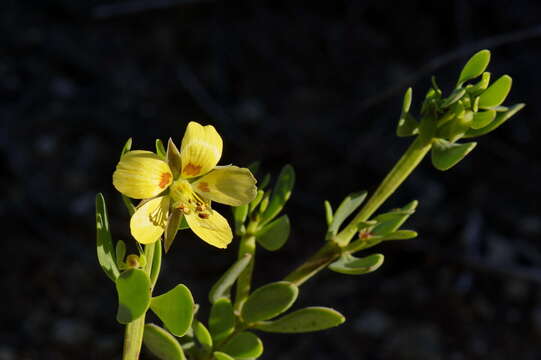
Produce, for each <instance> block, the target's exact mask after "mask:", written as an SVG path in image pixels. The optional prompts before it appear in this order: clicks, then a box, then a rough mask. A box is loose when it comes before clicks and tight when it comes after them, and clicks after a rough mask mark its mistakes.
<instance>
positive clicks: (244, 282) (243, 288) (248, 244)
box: [235, 221, 258, 310]
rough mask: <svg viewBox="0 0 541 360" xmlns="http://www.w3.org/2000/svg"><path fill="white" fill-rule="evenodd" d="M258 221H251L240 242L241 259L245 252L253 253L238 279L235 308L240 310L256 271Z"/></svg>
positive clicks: (248, 293)
mask: <svg viewBox="0 0 541 360" xmlns="http://www.w3.org/2000/svg"><path fill="white" fill-rule="evenodd" d="M257 226H258V225H257V222H256V221H251V222H250V224H249V225H248V229H246V234H244V235H243V236H242V237H241V239H240V244H239V256H238V258H239V259H241V258H242V257H243V256H244V255H245V254H250V255H252V259H251V260H250V263H249V264H248V266H246V269H244V271H243V272H242V273H241V274H240V276H239V278H238V279H237V292H236V296H235V310H240V308H241V307H242V304H244V302H245V301H246V299H247V298H248V295H250V288H251V285H252V274H253V272H254V262H255V249H256V242H255V235H254V233H255V231H256V229H257Z"/></svg>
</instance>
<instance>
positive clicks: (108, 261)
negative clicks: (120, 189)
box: [96, 193, 119, 281]
mask: <svg viewBox="0 0 541 360" xmlns="http://www.w3.org/2000/svg"><path fill="white" fill-rule="evenodd" d="M96 251H97V254H98V262H99V264H100V266H101V268H102V269H103V271H104V272H105V274H106V275H107V276H108V277H109V279H111V280H112V281H115V280H116V278H117V277H118V275H119V271H118V267H117V265H116V258H115V252H114V250H113V241H112V239H111V232H110V230H109V218H108V217H107V206H106V205H105V199H104V198H103V195H102V194H101V193H99V194H98V195H96Z"/></svg>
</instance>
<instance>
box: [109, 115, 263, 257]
mask: <svg viewBox="0 0 541 360" xmlns="http://www.w3.org/2000/svg"><path fill="white" fill-rule="evenodd" d="M222 145H223V144H222V138H221V137H220V135H219V134H218V132H217V131H216V129H214V127H213V126H211V125H207V126H202V125H200V124H198V123H196V122H190V123H189V124H188V127H187V128H186V133H185V134H184V138H183V139H182V144H181V150H180V152H179V151H178V150H177V148H176V146H175V144H174V143H173V142H172V141H171V140H169V144H168V148H167V158H166V161H164V160H162V159H161V158H160V157H159V156H158V155H156V154H154V153H152V152H150V151H143V150H135V151H129V152H127V153H126V154H124V155H123V156H122V158H121V159H120V162H119V163H118V165H117V167H116V170H115V172H114V173H113V185H114V186H115V188H116V189H117V190H118V191H120V192H121V193H122V194H124V195H126V196H128V197H131V198H134V199H148V200H143V201H142V202H141V204H140V205H139V207H138V209H137V211H136V212H135V213H134V214H133V215H132V217H131V220H130V230H131V234H132V236H133V237H134V238H135V239H136V240H137V241H139V242H140V243H143V244H149V243H153V242H155V241H157V240H158V239H159V238H160V237H161V236H162V235H163V233H164V231H166V228H167V227H168V226H171V224H174V225H172V226H174V229H173V231H172V232H171V233H172V234H173V235H172V236H173V237H174V234H175V233H176V229H177V227H178V223H179V221H180V217H182V216H184V217H185V219H186V222H187V223H188V225H189V226H190V228H191V229H192V231H193V232H194V233H196V234H197V236H199V237H200V238H201V239H203V240H204V241H206V242H207V243H209V244H211V245H214V246H216V247H219V248H225V247H227V245H228V244H229V243H230V242H231V240H232V238H233V234H232V231H231V227H230V226H229V224H228V222H227V220H226V219H225V218H224V217H223V216H222V215H220V214H219V213H218V212H217V211H215V210H213V209H212V208H211V201H216V202H219V203H222V204H226V205H231V206H239V205H243V204H246V203H248V202H250V201H252V200H253V199H254V197H255V195H256V192H257V189H256V186H255V183H256V180H255V178H254V177H253V175H252V173H251V172H250V170H248V169H246V168H239V167H237V166H233V165H228V166H216V165H217V164H218V161H219V160H220V157H221V156H222ZM167 233H168V234H169V233H170V232H169V231H167ZM172 240H173V239H172V238H171V239H170V240H169V243H170V242H171V241H172ZM166 247H167V241H166Z"/></svg>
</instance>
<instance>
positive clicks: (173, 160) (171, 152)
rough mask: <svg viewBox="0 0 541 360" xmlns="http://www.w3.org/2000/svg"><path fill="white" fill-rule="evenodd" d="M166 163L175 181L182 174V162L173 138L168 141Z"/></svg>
mask: <svg viewBox="0 0 541 360" xmlns="http://www.w3.org/2000/svg"><path fill="white" fill-rule="evenodd" d="M165 161H166V162H167V165H169V168H170V169H171V172H172V173H173V179H176V178H177V176H178V175H179V174H180V171H181V167H182V164H181V163H182V161H181V159H180V151H178V148H177V146H176V145H175V143H174V142H173V139H171V138H169V140H168V141H167V152H166V154H165Z"/></svg>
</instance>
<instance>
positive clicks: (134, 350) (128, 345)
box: [122, 240, 161, 360]
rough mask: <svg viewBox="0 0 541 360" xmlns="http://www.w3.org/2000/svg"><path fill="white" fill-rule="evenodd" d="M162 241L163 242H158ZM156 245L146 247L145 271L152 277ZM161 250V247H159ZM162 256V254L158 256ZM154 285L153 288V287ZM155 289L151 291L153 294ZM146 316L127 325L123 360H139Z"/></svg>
mask: <svg viewBox="0 0 541 360" xmlns="http://www.w3.org/2000/svg"><path fill="white" fill-rule="evenodd" d="M158 241H161V240H158ZM155 247H156V243H152V244H148V245H146V246H145V258H146V264H145V267H144V269H143V270H144V271H145V272H146V273H147V274H148V275H149V276H150V273H151V270H152V264H153V262H154V249H155ZM158 248H159V247H158ZM156 255H157V256H161V253H159V254H156ZM153 285H154V284H152V285H151V286H152V287H153ZM152 290H153V288H151V289H150V292H151V293H152ZM145 316H146V313H145V314H143V315H141V317H139V318H138V319H137V320H134V321H132V322H131V323H129V324H128V325H126V331H125V332H124V351H123V354H122V360H138V359H139V353H140V352H141V346H142V345H143V332H144V330H145Z"/></svg>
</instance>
